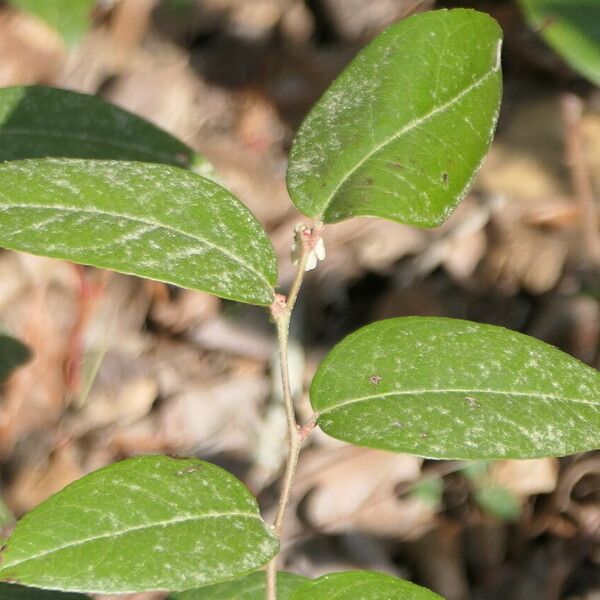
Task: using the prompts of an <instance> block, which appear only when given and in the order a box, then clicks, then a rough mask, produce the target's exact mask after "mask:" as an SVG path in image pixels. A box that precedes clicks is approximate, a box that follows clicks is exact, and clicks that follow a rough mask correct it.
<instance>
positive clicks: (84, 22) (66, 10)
mask: <svg viewBox="0 0 600 600" xmlns="http://www.w3.org/2000/svg"><path fill="white" fill-rule="evenodd" d="M9 2H10V3H11V4H12V5H14V6H16V7H17V8H20V9H21V10H24V11H26V12H29V13H31V14H34V15H35V16H36V17H38V18H39V19H41V20H42V21H45V22H46V23H48V25H50V26H51V27H53V28H54V29H56V30H57V31H58V33H60V35H61V36H62V37H63V39H64V40H65V42H66V43H67V44H69V45H73V44H75V43H77V42H78V41H79V40H80V39H81V38H82V37H83V35H84V34H85V32H86V31H87V30H88V28H89V26H90V17H91V12H92V8H93V7H94V5H95V4H96V0H9Z"/></svg>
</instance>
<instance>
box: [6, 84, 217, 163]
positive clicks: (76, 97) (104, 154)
mask: <svg viewBox="0 0 600 600" xmlns="http://www.w3.org/2000/svg"><path fill="white" fill-rule="evenodd" d="M47 157H56V158H99V159H111V160H133V161H141V162H156V163H167V164H173V165H176V166H182V167H186V166H194V167H197V168H201V166H202V164H207V163H206V160H205V159H203V158H202V157H200V156H199V155H198V154H196V153H195V152H194V151H193V150H192V149H191V148H188V146H186V145H185V144H183V143H182V142H180V141H179V140H178V139H176V138H175V137H173V136H172V135H170V134H168V133H167V132H166V131H163V130H162V129H159V128H158V127H156V126H154V125H152V124H151V123H149V122H148V121H146V120H144V119H141V118H140V117H137V116H136V115H134V114H132V113H130V112H127V111H125V110H122V109H120V108H118V107H116V106H113V105H112V104H109V103H108V102H104V101H103V100H101V99H100V98H97V97H96V96H90V95H88V94H79V93H77V92H72V91H69V90H61V89H56V88H49V87H39V86H21V87H9V88H3V89H0V161H3V160H19V159H23V158H47Z"/></svg>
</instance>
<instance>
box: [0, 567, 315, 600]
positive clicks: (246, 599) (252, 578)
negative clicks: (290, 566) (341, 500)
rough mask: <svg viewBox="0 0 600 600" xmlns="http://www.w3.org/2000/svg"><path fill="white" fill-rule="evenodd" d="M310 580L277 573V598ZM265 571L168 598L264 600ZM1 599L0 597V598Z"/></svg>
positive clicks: (286, 597)
mask: <svg viewBox="0 0 600 600" xmlns="http://www.w3.org/2000/svg"><path fill="white" fill-rule="evenodd" d="M307 581H310V580H309V579H308V578H307V577H302V576H301V575H295V574H294V573H283V572H282V573H278V574H277V600H289V599H290V597H291V595H292V593H293V592H294V591H295V590H297V589H298V588H299V587H300V586H301V585H303V584H305V583H306V582H307ZM265 589H266V573H265V572H264V571H261V572H257V573H251V574H250V575H246V577H243V578H242V579H236V580H234V581H226V582H225V583H217V584H216V585H210V586H207V587H202V588H198V589H196V590H189V591H187V592H179V593H176V594H171V596H169V600H264V599H265V593H266V592H265ZM0 600H1V599H0Z"/></svg>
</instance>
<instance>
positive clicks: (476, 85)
mask: <svg viewBox="0 0 600 600" xmlns="http://www.w3.org/2000/svg"><path fill="white" fill-rule="evenodd" d="M501 43H502V42H501V41H500V42H498V44H499V45H501ZM499 69H500V50H499V48H498V52H497V60H496V63H495V64H494V66H493V67H492V68H491V69H490V70H489V71H487V72H486V73H485V74H484V75H482V76H481V77H479V78H478V79H476V80H475V81H474V82H473V83H471V84H469V85H468V86H467V87H466V88H464V89H463V90H462V91H461V92H459V93H458V94H456V95H455V96H453V97H452V98H451V99H450V100H447V101H446V102H444V103H442V104H440V105H439V106H438V107H436V108H434V109H432V110H430V111H429V112H428V113H425V114H424V115H421V116H420V117H416V118H415V119H413V120H412V121H409V122H408V123H407V124H406V125H404V127H402V128H401V129H399V130H398V131H397V132H396V133H394V134H393V135H391V136H389V137H387V138H386V139H385V140H383V142H381V143H379V144H377V145H376V146H374V147H373V149H372V150H370V151H369V152H367V154H365V156H364V157H363V158H361V159H360V160H359V161H358V162H357V163H356V164H355V165H354V166H353V167H351V168H350V169H349V170H348V171H347V172H346V173H345V174H344V175H343V176H342V178H341V179H340V181H339V183H338V184H337V185H336V186H335V188H334V189H333V191H332V192H331V194H330V195H329V196H328V198H327V199H326V200H325V202H324V204H323V207H322V209H321V211H320V213H319V217H320V218H322V217H323V216H324V214H325V213H326V212H327V210H328V209H329V207H330V205H331V203H332V202H333V199H334V198H335V196H336V194H337V193H338V191H339V190H340V188H341V187H342V186H343V185H344V184H345V183H346V182H347V181H348V179H349V178H350V177H352V175H354V173H356V171H358V169H360V167H362V166H363V165H364V164H365V163H366V162H367V161H368V160H369V159H370V158H371V157H372V156H373V155H375V154H377V153H378V152H379V151H380V150H382V149H383V148H385V147H386V146H387V145H388V144H391V143H392V142H394V141H395V140H397V139H398V138H400V137H401V136H402V135H404V134H405V133H408V132H410V131H412V130H413V129H415V128H416V127H418V126H419V125H421V124H422V123H425V122H426V121H428V120H429V119H431V118H433V117H435V115H437V114H439V113H440V112H443V111H445V110H447V109H449V108H450V107H451V106H453V105H454V104H456V103H457V102H459V101H460V100H462V98H464V97H465V96H467V95H468V94H469V93H471V92H472V91H473V90H475V89H477V88H479V87H480V86H482V85H483V84H484V83H485V82H486V81H487V80H488V79H489V78H490V77H492V76H493V75H494V74H495V73H497V72H498V71H499Z"/></svg>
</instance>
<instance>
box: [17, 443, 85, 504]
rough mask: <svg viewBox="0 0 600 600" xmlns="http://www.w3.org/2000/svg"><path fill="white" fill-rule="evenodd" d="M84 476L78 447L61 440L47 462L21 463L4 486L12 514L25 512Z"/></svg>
mask: <svg viewBox="0 0 600 600" xmlns="http://www.w3.org/2000/svg"><path fill="white" fill-rule="evenodd" d="M83 475H84V472H83V471H82V468H81V464H80V459H79V452H78V450H77V449H76V448H75V446H74V445H73V444H71V443H69V442H67V443H63V444H62V445H60V446H59V447H58V448H56V450H55V451H54V452H53V453H52V455H51V456H50V457H49V458H48V461H47V462H44V463H42V464H35V465H32V464H25V465H23V466H22V468H21V469H20V470H19V473H18V475H17V477H16V479H14V480H13V481H11V483H10V485H9V486H8V488H7V489H6V501H7V504H8V505H9V506H10V508H11V510H12V511H13V512H14V513H15V514H17V515H21V514H24V513H26V512H28V511H30V510H31V509H32V508H33V507H35V506H37V505H38V504H40V503H41V502H43V501H44V500H46V499H47V498H48V497H49V496H51V495H52V494H55V493H56V492H58V491H60V490H61V489H62V488H64V487H65V486H67V485H69V484H70V483H71V482H73V481H75V480H76V479H79V478H80V477H83Z"/></svg>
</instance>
